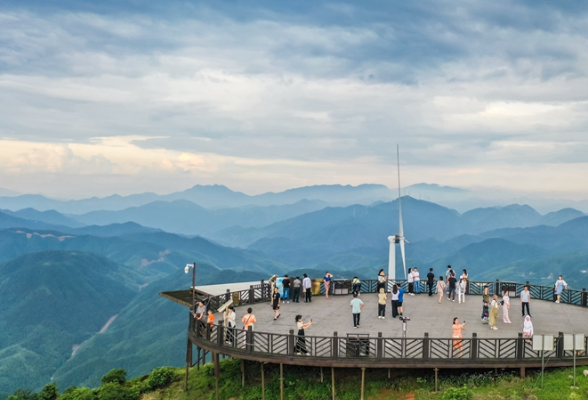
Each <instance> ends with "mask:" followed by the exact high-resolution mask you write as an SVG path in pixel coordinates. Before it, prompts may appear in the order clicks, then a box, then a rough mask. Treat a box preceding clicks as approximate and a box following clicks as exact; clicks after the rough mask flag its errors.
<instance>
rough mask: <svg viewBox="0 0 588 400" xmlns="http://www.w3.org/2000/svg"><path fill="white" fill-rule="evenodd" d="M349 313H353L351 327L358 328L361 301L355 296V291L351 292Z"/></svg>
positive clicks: (361, 306)
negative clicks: (351, 298)
mask: <svg viewBox="0 0 588 400" xmlns="http://www.w3.org/2000/svg"><path fill="white" fill-rule="evenodd" d="M349 305H350V306H351V313H352V314H353V328H354V329H357V328H359V317H360V316H361V310H363V301H361V300H360V299H358V298H357V293H353V300H351V302H350V304H349Z"/></svg>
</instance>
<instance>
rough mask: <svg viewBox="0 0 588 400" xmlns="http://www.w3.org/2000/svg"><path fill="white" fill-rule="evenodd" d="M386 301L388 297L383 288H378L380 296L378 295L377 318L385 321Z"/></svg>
mask: <svg viewBox="0 0 588 400" xmlns="http://www.w3.org/2000/svg"><path fill="white" fill-rule="evenodd" d="M387 301H388V296H387V295H386V292H385V291H384V288H380V294H378V318H380V319H385V318H386V302H387Z"/></svg>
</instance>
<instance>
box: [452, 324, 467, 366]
mask: <svg viewBox="0 0 588 400" xmlns="http://www.w3.org/2000/svg"><path fill="white" fill-rule="evenodd" d="M465 326H466V324H465V321H464V322H463V324H460V323H459V319H458V318H457V317H455V318H453V325H452V326H451V329H452V331H453V334H452V338H453V357H455V356H456V354H457V351H458V350H459V357H462V356H463V348H462V347H463V343H462V342H463V341H462V339H463V334H462V331H463V330H464V329H465Z"/></svg>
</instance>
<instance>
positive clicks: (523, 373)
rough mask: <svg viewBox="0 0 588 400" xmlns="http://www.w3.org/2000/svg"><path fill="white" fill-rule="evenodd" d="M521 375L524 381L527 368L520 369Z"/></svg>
mask: <svg viewBox="0 0 588 400" xmlns="http://www.w3.org/2000/svg"><path fill="white" fill-rule="evenodd" d="M520 373H521V379H523V378H524V377H525V367H521V368H520Z"/></svg>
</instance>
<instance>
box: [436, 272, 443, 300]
mask: <svg viewBox="0 0 588 400" xmlns="http://www.w3.org/2000/svg"><path fill="white" fill-rule="evenodd" d="M444 294H445V282H443V277H442V276H440V277H439V280H438V281H437V296H438V297H439V304H441V300H443V295H444Z"/></svg>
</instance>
